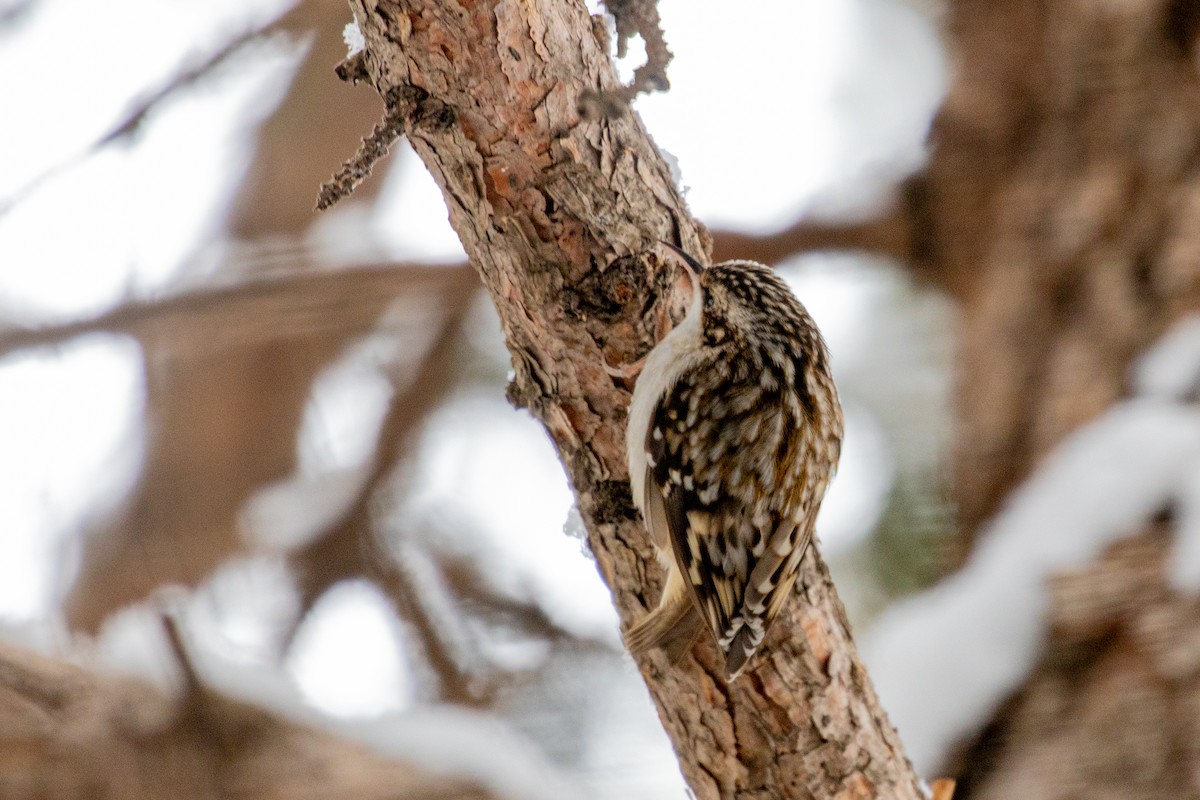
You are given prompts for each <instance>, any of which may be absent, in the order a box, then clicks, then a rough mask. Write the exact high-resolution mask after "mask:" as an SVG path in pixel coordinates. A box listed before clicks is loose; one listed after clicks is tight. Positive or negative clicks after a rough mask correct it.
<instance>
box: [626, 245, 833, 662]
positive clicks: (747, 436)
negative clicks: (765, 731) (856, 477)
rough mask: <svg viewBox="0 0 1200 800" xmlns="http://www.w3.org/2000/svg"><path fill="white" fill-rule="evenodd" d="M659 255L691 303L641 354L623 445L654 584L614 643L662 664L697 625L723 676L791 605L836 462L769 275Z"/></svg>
mask: <svg viewBox="0 0 1200 800" xmlns="http://www.w3.org/2000/svg"><path fill="white" fill-rule="evenodd" d="M672 249H673V250H676V252H677V253H678V254H679V255H680V256H681V257H682V258H683V259H684V261H685V268H686V269H687V272H688V275H689V276H690V277H691V282H692V299H691V303H690V306H689V307H688V311H687V315H686V316H685V318H684V320H683V322H681V323H680V324H679V325H678V326H677V327H676V328H675V329H674V330H673V331H671V332H670V333H669V334H668V335H667V336H666V337H665V338H664V339H663V340H662V341H661V342H659V344H658V345H657V346H656V347H655V348H654V349H653V350H651V351H650V354H649V356H647V358H646V361H645V366H644V367H643V368H642V371H641V376H640V377H639V379H638V382H637V385H636V386H635V388H634V392H633V400H632V402H631V404H630V408H629V428H628V433H627V436H626V448H627V451H628V456H629V481H630V487H631V489H632V491H633V500H634V504H635V505H636V506H637V507H638V509H639V510H640V511H641V512H642V516H643V517H644V518H645V520H646V527H647V529H648V530H649V532H650V538H651V540H652V541H653V543H654V546H655V549H656V551H657V553H658V558H659V561H660V562H662V564H663V566H664V567H665V568H666V569H667V582H666V586H665V588H664V589H663V594H662V599H661V600H660V601H659V605H658V608H656V609H654V610H653V611H651V612H650V613H649V614H648V615H647V616H646V617H645V618H644V619H643V620H641V621H640V622H638V623H637V624H636V625H634V626H633V628H632V629H631V630H630V631H629V632H628V634H627V635H626V637H625V640H626V643H627V644H628V645H629V649H630V651H631V652H633V653H634V654H637V653H641V652H645V651H647V650H649V649H651V648H653V647H656V646H662V647H664V648H666V649H667V651H668V654H669V655H670V656H671V657H672V660H674V659H676V658H678V657H679V656H681V655H682V654H683V653H684V652H686V651H687V650H688V649H690V647H691V645H692V644H693V643H694V642H695V640H696V638H697V637H698V636H699V635H700V634H701V632H702V631H703V629H704V628H705V627H707V629H708V631H709V633H711V634H712V636H713V639H714V640H715V641H716V643H717V646H718V647H719V648H720V649H721V652H722V653H723V655H724V658H725V672H726V675H727V676H728V677H729V678H730V679H732V678H734V677H735V676H737V674H738V673H739V672H741V670H742V669H743V668H744V667H745V666H746V663H747V662H748V661H749V660H750V658H751V656H753V655H754V653H755V651H756V650H757V649H758V647H759V645H761V644H762V641H763V637H764V636H765V635H766V633H767V628H768V626H770V624H771V621H772V620H774V619H775V617H776V616H777V615H778V614H779V611H780V609H782V608H783V605H784V603H785V602H787V598H788V596H789V595H790V594H791V591H792V587H793V585H794V584H795V581H796V575H797V571H798V569H799V566H800V559H801V557H802V556H803V555H804V551H805V549H806V548H807V547H808V544H809V542H810V541H811V540H812V535H813V525H814V522H815V520H816V516H817V509H818V508H819V507H820V505H821V500H822V499H823V498H824V496H825V488H826V487H827V486H828V484H829V480H830V477H831V476H832V474H833V471H834V469H835V468H836V467H837V461H838V456H839V455H840V453H841V443H842V408H841V404H840V402H839V400H838V393H837V388H836V387H835V386H834V383H833V376H832V375H831V374H830V371H829V353H828V352H827V350H826V348H825V342H824V340H823V339H822V338H821V334H820V331H818V330H817V326H816V324H815V323H814V322H813V320H812V318H811V317H810V316H809V315H808V312H807V311H805V309H804V306H802V305H801V304H800V301H799V300H797V299H796V297H795V295H793V294H792V292H791V291H790V290H789V289H788V287H787V285H786V284H785V283H784V282H783V281H782V280H781V279H780V278H779V277H778V276H777V275H776V274H775V273H774V272H773V271H772V270H771V269H770V268H769V267H766V266H764V265H762V264H758V263H756V262H753V261H726V262H725V263H722V264H716V265H713V266H711V267H702V266H701V265H700V264H699V263H697V262H696V261H695V260H694V259H692V258H691V257H690V256H688V255H687V254H685V253H683V252H682V251H680V250H677V249H676V248H674V247H672ZM697 612H699V613H697Z"/></svg>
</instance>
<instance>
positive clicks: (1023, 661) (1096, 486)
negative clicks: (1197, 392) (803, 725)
mask: <svg viewBox="0 0 1200 800" xmlns="http://www.w3.org/2000/svg"><path fill="white" fill-rule="evenodd" d="M1134 377H1135V381H1134V383H1135V385H1136V388H1137V390H1138V391H1139V392H1140V393H1141V394H1142V395H1143V396H1140V397H1135V398H1133V399H1131V400H1128V401H1125V402H1121V403H1118V404H1116V405H1114V406H1113V407H1112V408H1111V409H1110V410H1109V411H1108V413H1106V414H1105V415H1104V416H1102V417H1100V418H1099V419H1097V420H1095V421H1094V422H1092V423H1091V424H1089V425H1086V426H1084V427H1082V428H1080V429H1079V430H1077V431H1076V432H1074V433H1073V434H1072V435H1070V436H1068V437H1067V438H1066V439H1065V440H1064V441H1063V442H1062V443H1061V444H1060V445H1059V447H1058V448H1057V449H1056V450H1055V451H1054V452H1052V453H1050V455H1049V456H1047V457H1046V459H1045V460H1044V461H1043V463H1042V464H1041V465H1040V467H1039V468H1038V470H1037V471H1036V472H1035V473H1034V474H1033V475H1032V476H1031V477H1030V478H1029V479H1028V480H1026V481H1025V483H1024V484H1023V485H1022V486H1021V487H1020V488H1018V489H1017V490H1016V491H1015V492H1014V493H1013V495H1012V496H1011V497H1010V499H1009V501H1008V503H1007V505H1006V506H1005V508H1004V509H1003V510H1002V511H1001V512H1000V514H999V515H998V516H997V517H996V518H995V519H994V520H993V521H992V523H991V525H990V526H989V529H988V530H987V531H986V532H985V535H984V536H983V538H982V539H981V542H980V544H979V546H978V547H977V548H976V550H975V552H974V554H973V556H972V558H971V560H970V561H969V562H968V563H967V565H966V566H965V567H964V568H963V569H962V570H960V571H959V572H958V573H956V574H954V575H952V576H951V577H949V578H947V579H946V580H945V581H943V582H942V583H941V584H939V585H938V586H936V587H934V588H933V589H931V590H929V591H927V592H925V593H923V594H920V595H918V596H916V597H914V598H911V599H909V600H906V601H904V602H901V603H898V604H897V605H895V606H893V607H892V608H891V609H889V610H888V611H887V612H885V613H884V614H883V615H881V616H880V618H879V619H878V620H877V621H876V623H875V625H874V626H873V627H872V629H871V630H870V631H869V632H868V635H867V636H866V637H864V638H863V640H862V653H863V660H864V662H865V663H866V664H867V667H868V668H869V669H870V672H871V675H872V677H873V678H874V679H875V683H876V687H877V689H878V692H879V696H880V698H881V700H882V701H883V705H884V707H885V708H886V709H887V711H888V713H889V714H890V715H891V717H892V719H893V720H894V722H895V723H896V726H897V728H898V730H899V731H900V734H901V736H903V737H904V741H905V744H906V746H907V748H908V751H909V754H910V756H911V758H912V760H913V763H914V764H915V765H916V766H917V768H918V770H922V771H926V772H928V771H929V770H931V769H934V768H936V767H937V766H938V765H939V764H940V762H941V760H942V758H943V757H944V756H945V755H946V753H947V751H948V749H949V748H950V747H951V746H952V745H953V744H954V743H955V742H956V741H957V740H958V739H959V738H960V737H961V736H963V735H964V734H967V733H969V732H970V731H972V730H974V729H976V728H977V726H978V725H979V724H980V722H981V721H982V720H984V719H986V718H987V716H988V714H989V713H990V712H991V711H992V710H993V709H994V708H995V706H996V705H997V704H998V703H999V702H1000V701H1001V700H1002V699H1003V698H1004V697H1005V696H1006V695H1007V694H1008V693H1009V692H1011V691H1012V690H1013V689H1014V688H1016V687H1017V686H1018V685H1019V684H1020V683H1021V681H1022V680H1023V679H1024V678H1025V676H1026V675H1028V674H1029V671H1030V669H1031V668H1032V667H1033V665H1034V662H1035V659H1036V658H1037V656H1038V651H1039V646H1040V642H1041V640H1042V638H1043V636H1044V633H1045V622H1046V620H1047V618H1048V612H1049V598H1048V593H1047V590H1046V582H1047V580H1048V579H1049V578H1050V577H1051V576H1052V575H1054V574H1056V573H1059V572H1062V571H1064V570H1069V569H1072V568H1075V567H1082V566H1084V565H1086V564H1088V563H1089V562H1091V561H1092V560H1094V559H1095V558H1096V557H1098V556H1099V555H1100V554H1101V553H1102V552H1103V551H1104V550H1105V549H1106V548H1107V547H1108V546H1109V545H1111V544H1112V543H1114V542H1115V541H1117V540H1119V539H1121V538H1122V537H1125V536H1128V535H1131V534H1133V533H1135V532H1136V531H1137V530H1138V529H1139V528H1140V526H1141V523H1143V522H1145V521H1147V520H1148V519H1149V518H1151V517H1152V516H1153V515H1154V514H1156V513H1158V512H1160V511H1162V510H1163V509H1165V508H1167V507H1168V506H1170V505H1171V504H1172V503H1174V504H1175V507H1176V508H1177V509H1178V511H1179V520H1178V525H1177V530H1178V534H1177V541H1176V545H1175V558H1174V559H1173V561H1174V563H1173V566H1172V569H1173V576H1172V577H1173V579H1174V580H1175V585H1176V586H1177V587H1179V588H1184V587H1189V588H1192V589H1200V408H1198V407H1197V406H1195V405H1190V404H1186V403H1185V402H1180V401H1181V400H1186V399H1188V397H1189V396H1190V395H1191V394H1193V391H1192V387H1194V386H1195V385H1196V383H1197V378H1198V377H1200V317H1191V318H1188V319H1186V320H1184V321H1183V322H1182V323H1180V324H1179V325H1178V326H1176V328H1175V329H1173V330H1172V331H1170V332H1169V333H1168V334H1167V335H1166V336H1164V337H1163V339H1162V340H1161V341H1160V342H1159V343H1158V344H1156V345H1155V346H1154V347H1152V348H1151V349H1150V350H1149V351H1148V352H1147V353H1146V354H1145V355H1143V357H1142V358H1141V359H1140V360H1139V362H1138V364H1137V365H1136V366H1135V369H1134Z"/></svg>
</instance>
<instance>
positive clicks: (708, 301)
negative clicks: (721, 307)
mask: <svg viewBox="0 0 1200 800" xmlns="http://www.w3.org/2000/svg"><path fill="white" fill-rule="evenodd" d="M704 307H705V308H712V307H713V296H712V295H711V294H710V295H706V296H705V297H704Z"/></svg>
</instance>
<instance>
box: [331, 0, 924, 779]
mask: <svg viewBox="0 0 1200 800" xmlns="http://www.w3.org/2000/svg"><path fill="white" fill-rule="evenodd" d="M353 8H354V12H355V18H356V19H357V20H358V21H359V24H360V26H361V27H362V29H363V34H364V36H365V38H366V41H367V52H366V56H365V58H364V63H365V66H366V68H367V70H368V72H369V74H370V78H371V81H372V82H373V83H374V85H375V87H376V89H377V90H378V91H379V92H380V93H381V94H382V95H383V96H385V97H387V96H389V94H390V93H392V92H398V91H403V90H405V88H406V87H417V88H419V89H420V90H421V91H422V92H423V93H425V95H426V97H425V99H424V100H422V101H421V102H420V103H418V108H417V109H416V110H415V113H414V114H413V115H412V117H411V118H410V121H409V124H407V125H406V126H405V127H406V132H407V134H408V136H409V138H410V140H411V141H412V142H413V145H414V148H415V149H416V151H417V153H418V155H420V157H421V159H422V160H423V161H424V163H425V164H426V166H427V167H428V168H429V169H430V171H431V172H432V174H433V176H434V178H435V180H436V181H437V183H438V185H439V186H440V187H441V189H442V192H443V195H444V197H445V199H446V202H447V205H448V207H449V211H450V220H451V223H452V224H453V226H454V228H455V230H456V231H457V232H458V235H459V237H460V238H461V240H462V242H463V245H464V247H465V249H466V251H467V253H468V255H469V257H470V259H471V262H472V263H473V264H474V265H475V266H476V267H477V269H478V270H479V272H480V275H481V277H482V279H483V282H484V285H485V286H486V287H487V289H488V291H489V293H490V294H491V296H492V298H493V300H494V301H495V303H496V306H497V308H498V311H499V314H500V319H501V323H502V325H503V328H504V333H505V337H506V340H507V343H508V346H509V349H510V351H511V353H512V357H513V366H514V371H515V378H514V381H513V384H512V386H511V387H510V392H509V395H510V397H511V398H512V399H514V400H515V401H516V402H518V403H520V404H522V405H525V406H527V407H528V408H529V409H530V410H531V411H532V412H533V413H534V414H535V415H536V416H537V417H538V418H539V419H540V420H541V421H542V422H543V423H544V424H545V426H546V428H547V430H548V431H549V433H550V436H551V438H552V439H553V441H554V443H555V446H556V447H557V449H558V452H559V454H560V456H561V458H562V461H563V464H564V465H565V466H566V469H567V472H568V475H569V477H570V480H571V483H572V486H573V487H574V490H575V492H576V494H577V496H578V500H579V508H580V511H581V514H582V516H583V519H584V521H585V523H586V525H587V529H588V535H589V541H590V544H591V547H592V550H593V552H594V553H595V554H596V561H597V565H598V566H599V568H600V571H601V572H602V574H603V576H604V578H605V580H606V581H607V583H608V585H609V587H610V588H611V589H612V591H613V597H614V601H615V603H616V606H617V608H618V611H619V613H620V616H621V618H622V620H623V622H624V623H626V624H628V623H629V622H630V621H631V620H633V619H635V618H637V617H640V616H641V615H642V614H643V613H644V612H645V609H646V608H647V607H648V605H649V604H650V603H651V601H652V600H653V599H654V598H656V597H657V594H658V589H659V582H660V581H661V578H662V575H661V570H660V569H659V568H658V567H657V565H656V564H655V562H654V559H653V557H652V555H651V550H650V545H649V542H648V541H647V537H646V536H645V534H644V532H643V530H642V528H641V523H640V520H639V519H638V518H637V515H636V513H635V511H634V510H633V508H632V505H631V503H630V497H629V493H628V487H627V466H626V464H625V455H624V446H623V437H624V417H625V411H626V408H627V406H628V402H629V395H628V393H627V392H626V391H625V390H623V389H621V388H618V387H616V386H615V385H614V382H613V380H612V379H611V378H610V377H609V376H608V374H607V373H606V372H605V370H604V359H603V357H602V355H603V354H606V353H607V354H611V355H615V356H617V357H627V356H629V357H636V356H637V355H640V354H642V353H644V352H645V351H646V349H647V348H648V347H649V346H650V344H651V335H650V332H651V328H652V325H653V319H654V316H655V312H656V310H657V308H658V307H659V305H660V303H662V302H664V301H665V299H667V295H668V294H669V293H668V291H667V289H668V284H669V283H670V281H669V279H668V275H667V270H665V269H664V268H662V265H660V264H659V263H658V261H657V259H656V258H655V257H654V256H652V255H647V256H639V255H638V254H639V253H643V252H644V251H647V250H648V249H650V248H651V247H652V246H653V245H654V243H655V242H657V241H659V240H662V239H666V240H669V241H673V242H677V243H679V244H681V245H682V246H684V247H685V248H687V249H688V250H691V251H693V252H697V253H703V252H707V251H708V249H709V248H708V247H707V242H706V235H705V234H704V232H703V230H702V228H701V227H700V226H699V225H698V224H697V223H696V222H695V221H694V220H692V219H691V217H690V216H689V215H688V214H687V211H686V209H685V206H684V203H683V200H682V198H681V197H680V195H679V192H678V190H677V188H676V186H675V185H674V182H673V181H672V179H671V176H670V173H669V171H668V170H667V168H666V166H665V164H664V163H663V161H662V159H661V157H660V155H659V153H658V152H657V151H656V150H655V148H654V146H653V145H652V143H651V142H650V140H649V138H648V136H647V135H646V132H645V130H644V129H643V128H642V126H641V123H640V121H639V120H638V119H637V118H636V117H634V116H633V115H628V116H622V117H619V118H612V119H598V120H581V119H580V117H579V115H578V113H577V109H578V99H579V97H580V96H581V94H582V93H584V92H586V91H599V92H605V91H611V90H613V89H615V88H617V86H618V84H617V80H616V76H615V73H614V71H613V68H612V65H611V63H610V62H609V60H608V55H607V52H606V50H605V48H604V47H603V46H602V43H600V42H598V41H597V39H596V38H595V36H594V34H593V32H592V26H591V20H590V19H589V17H588V16H587V14H586V11H585V10H584V8H583V6H582V5H580V4H576V3H565V2H559V1H558V0H525V1H524V2H517V0H499V1H498V2H495V3H488V4H462V5H460V4H458V3H454V2H449V3H448V2H444V1H442V0H402V1H398V0H355V2H354V3H353ZM609 360H610V362H614V361H616V359H615V358H612V357H610V358H609ZM629 360H632V358H629ZM797 594H799V595H800V597H799V598H796V600H795V601H794V602H793V603H792V604H791V605H790V606H789V608H788V609H787V611H785V612H784V614H783V615H782V618H781V619H780V621H779V622H777V623H776V626H775V628H774V630H773V631H772V634H771V635H770V636H769V637H768V641H767V647H766V649H767V653H766V656H765V657H763V658H762V659H760V661H759V662H758V664H757V666H756V667H755V668H753V669H751V670H750V671H749V672H748V673H747V674H746V675H745V676H743V677H742V678H741V679H739V680H737V681H735V682H734V683H733V685H731V686H726V684H725V682H724V680H723V679H722V678H720V677H719V668H718V660H717V657H716V652H715V649H713V648H712V647H711V646H710V645H709V644H707V643H704V644H702V645H700V646H698V647H697V648H696V649H695V650H694V651H693V653H692V658H691V659H689V660H686V661H685V662H684V663H682V664H681V665H679V666H677V667H668V666H667V665H666V664H665V663H663V662H662V661H661V660H660V657H659V656H658V655H654V656H652V657H650V658H648V659H647V660H645V661H644V662H643V663H642V664H640V667H641V669H642V674H643V676H644V677H645V679H646V682H647V685H648V686H649V688H650V692H651V696H652V697H653V699H654V701H655V703H656V705H657V706H658V710H659V714H660V717H661V718H662V720H663V723H664V725H665V727H666V729H667V732H668V734H669V735H670V737H671V739H672V741H673V742H674V744H675V748H676V752H677V753H678V755H679V757H680V762H681V765H682V769H683V773H684V775H685V777H686V778H687V780H688V782H689V784H690V785H691V787H692V789H693V791H694V792H695V794H696V796H697V797H698V798H701V800H712V799H713V798H717V797H723V798H782V797H814V798H834V797H841V798H850V797H854V798H889V800H891V799H893V798H901V799H909V798H917V797H921V796H922V793H921V790H920V788H919V787H918V784H917V780H916V777H915V776H914V775H913V772H912V769H911V767H910V765H909V764H908V762H907V759H905V757H904V755H903V749H902V747H901V745H900V742H899V739H898V737H897V736H896V733H895V731H894V730H893V728H892V726H891V725H890V723H889V722H888V721H887V719H886V717H885V715H884V713H883V711H882V710H881V709H880V707H879V705H878V702H877V701H876V698H875V695H874V692H873V690H872V688H871V686H870V682H869V680H868V679H867V676H866V673H865V671H864V669H863V667H862V665H861V664H860V663H859V662H858V658H857V656H856V654H855V649H854V645H853V643H852V641H851V638H850V632H849V626H848V624H847V622H846V618H845V613H844V611H843V610H842V606H841V603H840V602H839V601H838V599H837V595H836V593H835V592H834V589H833V585H832V583H831V582H830V580H829V576H828V572H827V571H826V569H825V567H824V564H823V563H822V562H821V560H820V557H819V556H818V555H817V553H816V552H815V550H810V552H809V553H808V555H807V556H806V557H805V561H804V565H803V567H802V574H801V578H800V581H799V584H798V588H797Z"/></svg>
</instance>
